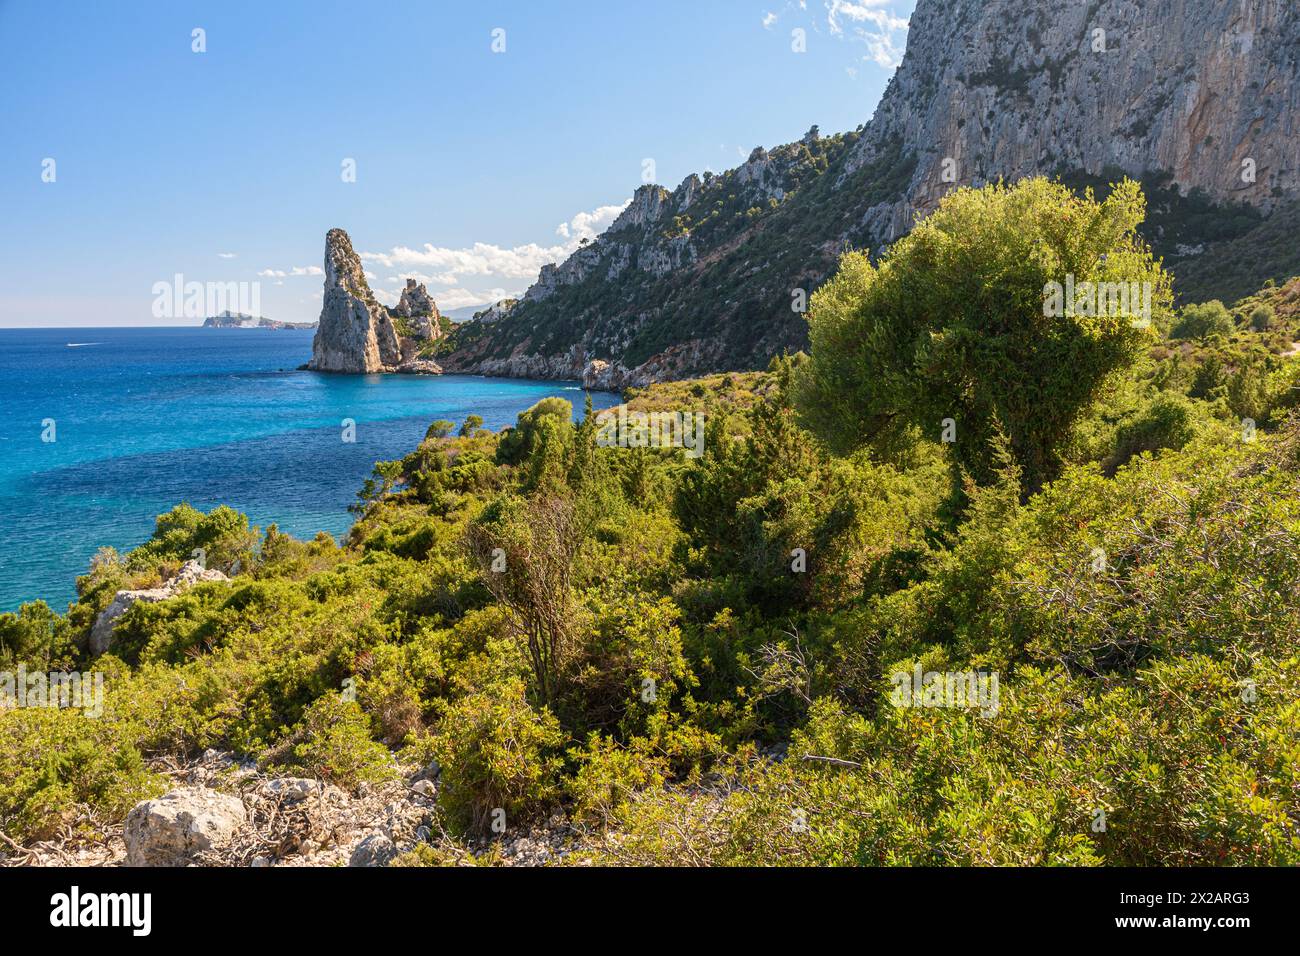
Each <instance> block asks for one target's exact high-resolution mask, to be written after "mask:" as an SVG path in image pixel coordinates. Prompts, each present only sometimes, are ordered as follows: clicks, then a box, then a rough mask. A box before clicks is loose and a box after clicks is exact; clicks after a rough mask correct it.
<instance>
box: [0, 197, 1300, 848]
mask: <svg viewBox="0 0 1300 956" xmlns="http://www.w3.org/2000/svg"><path fill="white" fill-rule="evenodd" d="M1144 210H1145V204H1144V198H1143V195H1142V192H1141V190H1140V189H1138V188H1137V186H1136V185H1134V184H1131V183H1126V184H1120V185H1118V186H1117V187H1116V188H1115V189H1114V190H1113V191H1110V192H1109V194H1108V197H1107V199H1106V200H1105V201H1101V200H1097V199H1095V198H1093V197H1092V196H1090V195H1084V196H1075V195H1071V194H1070V193H1069V192H1068V191H1067V190H1065V189H1064V188H1063V187H1060V186H1056V185H1053V184H1050V183H1047V182H1046V181H1044V180H1030V181H1026V182H1024V183H1021V184H1019V185H1017V186H1015V187H1009V188H1008V187H996V186H991V187H987V188H985V189H981V190H960V191H958V192H956V193H954V194H953V195H952V196H950V197H949V198H948V199H946V200H945V201H944V203H943V204H942V206H941V207H940V209H939V210H938V211H937V212H936V213H935V214H934V215H933V216H932V217H931V218H930V219H929V220H927V221H925V222H924V223H922V224H921V225H920V226H918V228H917V229H916V230H915V231H914V232H913V233H912V234H911V235H910V236H909V237H908V238H907V239H905V240H902V241H901V242H900V243H898V244H896V245H895V246H894V247H893V248H892V249H891V250H890V251H889V253H888V254H887V255H886V256H884V257H883V258H881V259H880V260H878V261H876V262H874V263H873V262H869V261H867V260H866V259H865V258H864V257H862V256H859V255H853V254H850V255H848V256H847V257H845V258H844V259H843V260H842V262H841V265H840V268H839V271H838V273H837V274H836V276H835V277H834V278H833V279H832V280H831V281H830V282H829V283H827V284H826V285H825V286H824V287H823V288H822V289H821V290H820V291H819V292H818V294H817V295H816V296H815V297H814V298H813V301H812V303H811V309H810V314H809V323H810V325H809V330H810V338H811V342H812V351H811V355H803V354H796V355H794V356H791V357H787V358H781V359H777V360H775V361H774V362H773V363H772V365H771V367H770V368H769V369H768V370H767V371H766V372H762V373H749V374H745V375H717V376H712V377H710V378H708V379H701V380H695V381H683V382H674V383H669V384H666V385H661V386H652V387H650V388H649V389H646V390H642V391H639V392H637V393H636V394H634V395H631V396H629V398H630V408H631V410H632V411H633V412H636V411H643V412H651V411H658V412H664V411H677V412H703V413H704V414H705V415H706V418H707V426H706V441H705V447H704V454H702V455H701V456H699V457H697V458H689V457H687V456H685V455H684V454H683V453H682V451H681V450H680V449H672V448H652V447H636V446H635V444H634V447H607V446H606V445H604V444H602V443H601V441H600V440H599V438H600V431H599V425H598V422H597V420H596V419H595V418H594V417H593V416H592V415H591V414H590V412H588V414H587V415H586V416H585V417H584V418H583V420H581V421H580V422H578V423H576V424H575V423H574V421H573V416H572V408H571V407H570V406H569V404H568V403H567V402H564V401H562V400H559V399H547V400H545V401H543V402H541V403H539V404H538V405H536V406H534V407H533V408H532V409H529V410H528V411H526V412H524V413H523V414H521V415H520V416H519V420H518V423H517V425H516V427H515V428H513V429H507V430H505V431H503V432H502V433H500V434H494V433H491V432H487V431H483V430H481V429H480V428H478V427H476V423H475V422H473V421H470V422H467V423H466V425H465V426H464V427H462V428H460V429H459V434H457V433H456V429H454V428H452V427H451V426H450V423H445V422H439V423H434V425H433V426H432V427H431V428H430V436H429V437H428V438H427V439H426V440H425V441H423V442H422V443H421V444H420V446H419V447H418V448H416V449H414V450H413V451H412V452H411V453H410V454H409V455H407V456H406V457H405V458H403V459H401V460H400V461H395V462H383V463H379V464H378V465H377V466H376V469H375V475H374V478H373V479H372V480H371V481H370V482H369V483H368V484H367V486H366V488H365V489H363V490H362V493H361V496H360V498H359V500H358V504H357V512H358V519H357V522H356V525H355V526H354V528H353V529H352V531H351V533H350V534H349V536H348V538H347V540H346V541H344V542H342V543H341V544H336V543H335V542H334V541H332V540H330V539H329V538H328V537H327V536H324V535H322V536H320V537H318V538H317V539H316V540H314V541H308V542H303V541H296V540H292V539H290V538H288V537H286V536H285V535H283V534H281V533H279V532H278V530H277V529H276V528H275V527H271V528H269V529H267V530H266V531H264V532H263V531H260V530H258V529H253V528H250V527H249V526H248V522H247V520H246V519H245V518H244V517H243V516H241V515H239V514H237V513H235V512H233V511H231V510H230V509H225V508H219V509H217V510H215V511H213V512H211V513H210V514H202V513H200V512H198V511H195V510H194V509H192V508H190V507H188V506H186V505H181V506H178V507H177V508H176V509H174V510H173V511H171V512H169V513H168V514H166V515H163V516H161V517H160V518H159V519H158V523H157V530H156V533H155V535H154V537H153V539H152V540H151V541H150V542H149V543H147V544H145V545H144V546H142V547H141V548H139V549H137V550H135V551H134V552H132V553H130V554H126V555H118V554H116V553H113V552H111V551H105V552H102V553H101V554H100V555H99V556H98V557H97V558H96V560H95V562H94V564H93V566H92V567H91V569H90V570H89V572H88V573H87V574H86V575H85V576H84V577H82V578H80V579H79V580H78V594H79V597H78V600H77V601H76V602H75V603H74V604H72V605H71V606H70V607H69V609H68V610H67V613H66V614H55V613H54V612H52V611H51V610H50V609H49V608H47V607H45V606H44V605H43V604H40V603H35V604H29V605H26V606H25V607H24V608H23V609H22V610H21V611H20V612H19V613H17V614H6V615H0V666H3V667H5V668H10V669H12V668H13V667H15V666H16V665H17V664H18V663H19V662H23V663H24V664H25V665H26V666H27V667H28V668H41V669H47V670H53V669H56V668H73V667H78V668H82V667H85V668H89V667H93V668H97V669H100V670H103V671H104V672H105V673H106V675H107V678H106V679H107V693H106V700H105V710H104V715H103V717H102V718H99V719H91V718H88V717H85V716H83V715H82V714H80V713H79V712H76V711H72V710H55V709H35V708H16V709H9V710H5V711H3V712H0V827H2V828H3V831H4V832H5V833H6V834H7V835H8V837H9V838H10V839H12V840H13V841H15V842H24V841H29V840H34V839H38V838H40V837H42V836H48V835H50V834H53V833H56V832H58V831H59V830H60V829H61V828H64V827H67V826H69V825H71V826H74V827H81V828H82V829H83V830H84V831H85V832H87V833H93V832H94V831H95V830H96V828H97V827H101V826H103V825H104V824H105V823H106V822H108V821H113V820H120V819H121V817H122V816H124V815H125V813H126V812H127V811H128V810H129V809H130V808H131V806H132V805H134V803H135V802H137V801H138V800H140V799H143V798H145V797H147V796H151V795H154V794H156V793H158V792H159V791H160V790H161V789H162V787H163V782H162V778H161V777H160V775H159V773H158V768H159V766H160V764H161V762H162V761H165V760H173V761H176V760H185V759H189V758H191V757H193V756H194V755H195V754H197V753H200V752H202V751H203V750H204V749H206V748H210V747H215V748H222V749H229V750H232V751H235V752H237V753H239V754H245V755H249V756H252V757H254V758H256V759H257V760H258V761H259V763H260V764H261V765H262V767H263V768H265V769H267V770H268V771H270V772H274V773H285V774H294V775H297V776H304V775H305V776H319V777H321V778H323V779H327V780H330V781H332V782H334V783H336V784H338V785H340V786H342V787H345V788H351V787H357V786H359V785H361V784H363V783H367V782H377V781H382V780H384V779H387V778H389V777H392V776H393V775H395V774H398V773H400V772H403V771H402V770H401V769H400V768H405V767H413V766H421V767H422V766H426V765H428V764H429V763H430V762H431V761H436V762H437V765H438V768H439V771H440V773H439V776H438V790H437V800H438V807H439V813H440V815H441V817H442V820H441V823H442V825H443V826H442V828H440V829H444V830H445V833H442V834H441V835H440V836H438V837H437V838H435V839H433V840H432V841H431V842H429V843H427V844H425V845H421V846H420V847H419V848H418V849H416V850H415V851H413V852H411V853H409V854H408V855H407V856H406V857H405V858H403V859H402V860H401V862H403V863H406V864H414V865H420V864H438V863H442V862H448V861H450V860H452V859H456V860H459V861H464V860H465V859H466V857H465V855H464V854H465V848H466V847H468V848H469V849H470V851H472V853H474V854H477V855H478V857H479V859H481V860H484V861H490V860H491V850H490V849H487V850H485V849H484V846H485V844H484V843H483V842H481V841H483V840H491V839H493V838H495V836H496V834H495V832H494V831H493V829H492V821H494V820H497V819H502V818H503V819H504V820H505V821H506V826H507V828H508V830H509V831H511V832H517V831H519V830H520V829H527V828H528V827H530V826H531V825H533V824H534V823H536V822H538V821H543V820H546V819H548V818H549V817H550V816H551V815H552V814H554V813H556V812H561V813H563V814H564V815H565V816H566V817H568V819H569V820H571V821H572V822H573V823H574V825H575V826H577V827H578V828H579V832H580V833H581V835H582V836H581V840H580V844H581V845H580V849H579V852H578V854H577V857H578V858H579V859H589V860H591V861H593V862H596V863H606V864H676V865H739V864H764V865H768V864H770V865H791V864H834V865H839V864H865V865H874V864H912V865H931V864H939V865H965V864H1069V865H1094V864H1110V865H1173V864H1295V863H1300V831H1298V830H1297V826H1300V694H1297V690H1296V688H1297V686H1300V684H1298V682H1300V657H1298V656H1297V637H1296V635H1297V633H1300V599H1298V596H1297V588H1300V541H1298V540H1297V538H1298V537H1300V495H1298V494H1297V491H1298V490H1300V487H1298V485H1300V424H1297V421H1296V419H1295V418H1294V417H1293V410H1294V408H1295V407H1296V405H1297V404H1298V403H1300V391H1298V390H1297V387H1296V382H1297V371H1296V369H1297V368H1298V367H1300V366H1297V364H1296V362H1297V361H1298V359H1296V358H1292V357H1290V354H1289V353H1290V352H1292V351H1293V346H1292V344H1291V343H1292V342H1294V340H1295V337H1296V336H1297V334H1298V333H1300V330H1298V329H1297V325H1300V316H1298V314H1297V313H1298V312H1300V280H1293V281H1291V282H1290V283H1284V284H1280V285H1276V286H1273V287H1269V288H1265V289H1262V290H1259V292H1258V293H1257V294H1255V295H1253V296H1251V297H1250V298H1247V299H1245V300H1243V301H1241V302H1238V303H1233V304H1232V305H1231V307H1229V306H1225V305H1223V304H1222V303H1209V304H1198V305H1196V306H1190V307H1186V308H1182V309H1179V308H1176V307H1175V306H1174V304H1173V301H1172V295H1171V293H1170V287H1169V277H1168V276H1167V274H1166V273H1165V272H1164V271H1163V269H1162V267H1161V265H1160V263H1159V261H1158V260H1156V259H1154V258H1153V257H1152V255H1151V253H1150V250H1149V248H1148V247H1147V246H1146V244H1145V243H1144V242H1143V240H1142V239H1141V238H1140V236H1139V234H1138V233H1137V228H1138V224H1139V223H1140V222H1141V221H1142V218H1143V214H1144ZM1065 272H1070V273H1071V274H1073V275H1077V276H1078V278H1079V281H1085V280H1088V279H1099V280H1101V279H1104V280H1114V281H1142V282H1149V283H1151V284H1152V285H1153V286H1154V289H1155V292H1154V295H1153V302H1154V307H1153V314H1152V315H1151V316H1150V322H1149V324H1142V323H1140V322H1136V321H1135V320H1136V319H1139V318H1141V317H1140V316H1137V315H1135V314H1119V315H1107V316H1086V315H1060V316H1049V315H1047V314H1046V311H1045V309H1044V306H1043V292H1044V282H1045V279H1049V278H1052V277H1056V278H1058V279H1059V278H1060V277H1061V275H1063V274H1064V273H1065ZM945 419H951V420H952V428H951V429H947V430H946V428H947V426H945V423H944V420H945ZM195 549H202V550H203V552H204V553H205V555H206V559H207V562H208V564H209V565H210V566H211V567H219V568H222V569H225V570H229V571H233V572H234V573H233V577H232V580H231V581H229V582H209V583H200V584H197V585H195V586H194V587H193V588H192V589H190V590H189V591H187V592H185V593H184V594H182V595H180V596H179V597H175V598H172V599H170V600H166V601H162V602H159V603H156V604H144V603H141V604H137V605H135V606H133V607H132V608H131V609H130V610H129V611H127V612H126V613H125V614H124V615H123V616H122V618H121V619H120V620H119V623H118V625H117V628H116V632H115V636H114V644H113V648H112V650H111V651H110V652H109V653H108V654H105V655H103V656H102V657H100V658H98V659H97V660H95V661H93V662H91V661H90V660H89V659H88V652H87V650H86V639H87V635H88V631H89V629H90V627H91V625H92V623H93V622H94V620H95V619H96V617H97V616H98V614H99V613H100V612H101V611H102V610H103V609H104V608H105V607H106V606H107V605H108V603H109V602H110V600H111V599H112V597H113V595H114V594H115V593H116V592H117V591H119V590H122V589H124V588H128V587H143V586H149V585H151V584H157V583H158V582H160V581H162V580H164V579H166V578H167V577H169V576H170V575H171V574H172V573H174V572H175V570H176V569H177V568H178V567H179V566H180V565H181V563H182V562H183V561H185V560H187V559H188V558H190V557H191V555H192V554H193V552H194V550H195ZM924 674H939V675H958V678H959V680H960V679H964V678H963V677H962V676H961V675H969V676H971V677H980V678H981V679H989V678H995V679H996V690H995V692H994V695H995V696H992V697H990V696H988V695H985V696H983V697H981V698H980V700H979V701H977V702H976V701H972V700H969V699H968V700H966V701H965V702H964V703H962V702H961V701H958V702H957V704H956V705H953V702H952V700H950V699H945V698H944V695H943V693H942V686H941V687H940V690H939V691H937V692H936V693H935V695H934V696H933V697H931V696H930V695H929V694H926V695H921V694H918V695H917V696H916V697H915V698H914V699H912V700H910V701H908V700H906V699H904V700H903V701H902V702H901V703H900V700H899V696H898V688H899V687H900V685H901V684H903V683H906V682H907V681H909V680H911V678H912V675H924ZM899 675H902V676H901V677H900V676H899ZM941 680H942V678H941ZM981 686H983V687H985V688H986V689H988V688H991V687H993V686H994V685H993V684H992V683H991V681H989V682H987V683H985V684H983V685H981ZM502 814H503V817H502Z"/></svg>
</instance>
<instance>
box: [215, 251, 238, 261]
mask: <svg viewBox="0 0 1300 956" xmlns="http://www.w3.org/2000/svg"><path fill="white" fill-rule="evenodd" d="M217 258H219V259H233V258H235V253H233V252H218V253H217Z"/></svg>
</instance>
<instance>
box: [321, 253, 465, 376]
mask: <svg viewBox="0 0 1300 956" xmlns="http://www.w3.org/2000/svg"><path fill="white" fill-rule="evenodd" d="M394 318H396V319H397V320H398V321H401V322H402V328H401V329H400V330H399V328H398V324H397V322H395V321H394ZM442 334H443V332H442V322H441V316H440V314H439V312H438V305H437V303H435V302H434V301H433V297H432V296H430V295H429V290H428V289H427V288H425V286H424V284H423V283H417V282H416V281H415V280H414V279H407V280H406V288H405V289H403V290H402V297H401V299H400V300H399V301H398V303H397V307H396V308H394V309H393V310H392V312H391V314H390V312H389V310H388V309H386V308H384V306H382V305H381V304H380V303H379V302H378V300H376V299H375V296H374V293H373V292H372V291H371V290H370V286H369V285H368V284H367V283H366V272H365V269H364V268H363V267H362V264H361V258H360V257H359V256H358V255H357V254H356V252H354V251H353V249H352V240H351V239H349V238H348V234H347V233H346V232H344V231H343V230H342V229H331V230H330V231H329V233H328V234H327V235H326V236H325V295H324V302H323V303H322V305H321V313H320V323H319V325H318V326H317V328H316V338H315V339H314V340H313V342H312V356H311V361H310V362H309V363H307V365H306V367H307V368H309V369H311V370H313V371H317V372H355V373H372V372H412V373H415V374H419V375H440V374H442V368H441V366H439V365H438V363H437V362H433V361H431V360H429V359H427V358H421V357H420V353H421V351H422V350H423V349H424V348H425V346H427V345H428V344H429V343H431V342H435V341H437V340H438V339H439V338H441V337H442Z"/></svg>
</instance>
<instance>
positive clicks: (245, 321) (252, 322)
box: [203, 312, 316, 329]
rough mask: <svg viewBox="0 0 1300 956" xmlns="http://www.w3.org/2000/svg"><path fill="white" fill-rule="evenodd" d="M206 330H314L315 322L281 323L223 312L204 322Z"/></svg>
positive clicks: (259, 317) (254, 316)
mask: <svg viewBox="0 0 1300 956" xmlns="http://www.w3.org/2000/svg"><path fill="white" fill-rule="evenodd" d="M203 328H205V329H314V328H316V323H315V322H281V321H279V320H278V319H267V318H263V317H261V316H256V315H245V314H243V313H242V312H222V313H220V314H218V315H212V316H209V317H208V318H206V319H204V320H203Z"/></svg>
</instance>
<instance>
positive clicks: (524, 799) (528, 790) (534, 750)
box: [430, 679, 564, 833]
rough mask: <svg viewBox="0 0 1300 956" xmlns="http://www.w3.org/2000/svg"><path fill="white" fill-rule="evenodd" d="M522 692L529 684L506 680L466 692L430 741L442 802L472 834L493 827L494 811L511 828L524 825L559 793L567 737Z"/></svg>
mask: <svg viewBox="0 0 1300 956" xmlns="http://www.w3.org/2000/svg"><path fill="white" fill-rule="evenodd" d="M524 691H525V688H524V683H523V681H521V680H519V679H508V680H506V681H504V682H502V683H501V684H499V685H496V686H493V687H491V688H489V689H486V690H483V691H476V692H472V693H469V694H466V695H465V696H464V697H462V698H460V699H459V700H457V701H455V702H453V703H452V704H450V705H449V706H448V707H447V709H446V712H445V713H444V714H443V716H442V719H441V720H440V721H439V723H438V728H437V730H436V732H435V734H434V736H433V739H432V741H431V742H430V746H431V749H432V752H433V754H434V755H435V756H436V758H437V760H438V763H439V764H440V766H441V768H442V778H441V781H442V788H441V789H440V790H439V792H438V800H439V803H440V804H441V805H442V806H443V807H444V809H446V811H447V812H448V815H449V816H450V817H451V819H452V820H453V821H454V822H456V823H457V824H459V825H460V826H463V827H465V828H466V829H467V830H469V831H470V832H472V833H486V832H488V830H489V828H490V827H491V826H492V824H493V822H494V819H500V817H499V815H495V811H503V812H504V814H505V816H504V821H503V822H504V824H505V825H506V826H507V827H514V826H516V825H518V824H521V823H525V822H527V821H528V820H529V819H532V818H534V817H536V816H537V815H539V814H540V813H541V812H543V811H544V810H545V809H547V807H548V806H549V805H550V804H551V802H552V801H553V800H554V799H555V798H556V797H557V796H558V794H559V786H558V783H559V781H558V778H557V775H558V773H559V769H560V758H559V756H558V750H559V748H560V746H561V745H562V744H563V743H564V736H563V734H562V733H561V732H560V727H559V723H558V722H557V721H556V720H555V718H554V717H552V716H551V715H550V713H548V712H546V711H541V712H539V711H536V710H533V708H532V707H530V706H529V704H528V701H527V699H526V697H525V693H524ZM494 815H495V816H494Z"/></svg>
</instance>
